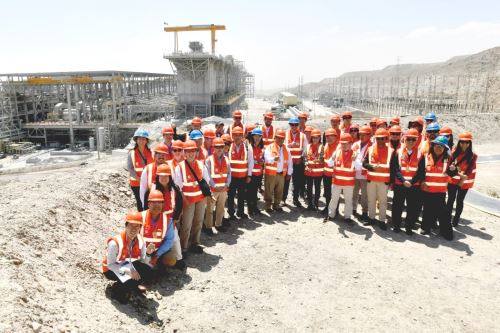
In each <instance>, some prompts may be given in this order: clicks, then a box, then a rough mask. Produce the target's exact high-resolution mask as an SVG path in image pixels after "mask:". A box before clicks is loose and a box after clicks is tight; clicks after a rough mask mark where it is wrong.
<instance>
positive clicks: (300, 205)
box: [293, 199, 304, 208]
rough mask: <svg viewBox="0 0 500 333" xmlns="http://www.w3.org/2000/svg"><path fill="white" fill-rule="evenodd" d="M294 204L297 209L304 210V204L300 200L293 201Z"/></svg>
mask: <svg viewBox="0 0 500 333" xmlns="http://www.w3.org/2000/svg"><path fill="white" fill-rule="evenodd" d="M293 204H294V205H295V207H297V208H304V206H302V204H301V203H300V201H299V199H293Z"/></svg>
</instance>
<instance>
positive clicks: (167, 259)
mask: <svg viewBox="0 0 500 333" xmlns="http://www.w3.org/2000/svg"><path fill="white" fill-rule="evenodd" d="M181 259H182V249H181V240H180V238H179V233H178V232H177V228H174V243H173V244H172V248H171V249H170V251H168V252H167V253H165V254H164V255H163V258H162V260H163V264H164V265H165V266H174V265H175V263H176V262H177V261H178V260H181Z"/></svg>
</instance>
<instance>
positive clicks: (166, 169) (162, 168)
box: [156, 164, 170, 176]
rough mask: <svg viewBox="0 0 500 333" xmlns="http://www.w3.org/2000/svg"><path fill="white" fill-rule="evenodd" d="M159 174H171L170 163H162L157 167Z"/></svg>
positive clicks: (157, 173)
mask: <svg viewBox="0 0 500 333" xmlns="http://www.w3.org/2000/svg"><path fill="white" fill-rule="evenodd" d="M156 175H157V176H170V166H169V165H168V164H160V165H158V168H156Z"/></svg>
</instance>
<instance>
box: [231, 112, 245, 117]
mask: <svg viewBox="0 0 500 333" xmlns="http://www.w3.org/2000/svg"><path fill="white" fill-rule="evenodd" d="M233 117H243V113H241V111H240V110H236V111H234V112H233Z"/></svg>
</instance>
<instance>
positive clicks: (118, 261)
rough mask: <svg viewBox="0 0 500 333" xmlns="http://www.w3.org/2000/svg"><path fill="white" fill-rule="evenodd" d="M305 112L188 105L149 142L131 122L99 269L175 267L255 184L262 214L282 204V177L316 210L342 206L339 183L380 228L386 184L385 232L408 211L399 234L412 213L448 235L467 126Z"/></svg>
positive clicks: (254, 199) (146, 274)
mask: <svg viewBox="0 0 500 333" xmlns="http://www.w3.org/2000/svg"><path fill="white" fill-rule="evenodd" d="M308 118H309V117H308V114H307V113H305V112H303V113H301V114H299V115H298V117H292V118H290V119H289V121H288V124H289V128H288V129H281V128H275V127H274V126H273V114H272V113H270V112H268V113H266V114H265V115H264V121H263V124H262V125H261V126H257V125H255V124H243V122H242V113H241V112H240V111H235V112H234V113H233V123H232V124H230V125H229V126H226V127H225V126H224V124H223V123H219V124H216V126H215V129H212V128H205V129H202V120H201V119H200V118H198V117H195V118H194V119H193V120H192V121H191V126H192V129H191V130H190V132H189V133H187V134H186V135H185V137H184V138H183V137H181V136H180V135H178V134H177V132H176V128H175V127H166V128H163V130H162V135H163V142H161V143H158V144H157V145H156V146H154V148H152V150H151V149H150V148H149V133H148V132H147V131H145V130H142V129H139V130H137V131H136V132H135V134H134V137H133V139H134V142H135V146H134V148H133V149H131V150H130V153H129V155H128V170H129V173H130V186H131V189H132V192H133V193H134V196H135V199H136V204H137V211H135V212H131V213H129V214H127V216H126V219H125V221H126V223H125V230H124V231H123V232H122V233H120V234H119V235H116V236H114V237H111V238H109V239H108V242H107V255H106V256H105V258H104V260H103V272H104V274H105V276H106V277H107V278H108V279H111V280H115V281H117V282H118V283H117V284H116V285H117V286H118V287H117V288H118V290H119V294H120V295H122V296H123V295H127V294H129V293H130V292H133V291H139V292H140V291H143V290H144V287H143V282H144V281H146V280H147V279H149V278H150V276H151V274H152V269H153V268H155V269H157V270H158V271H159V272H161V271H163V269H164V268H165V267H176V268H179V269H184V268H185V263H184V261H183V258H185V257H186V256H187V255H188V254H189V253H202V252H203V247H202V246H201V243H200V235H201V232H202V231H204V232H205V233H207V234H209V235H214V234H217V233H219V232H225V231H226V230H227V226H228V225H229V224H230V223H231V221H234V220H236V219H247V218H248V215H250V216H251V217H255V216H258V215H262V214H263V213H262V211H261V207H260V205H259V194H261V195H262V196H263V201H264V204H263V210H265V212H266V213H267V214H269V215H271V214H274V212H278V213H279V212H282V211H283V208H282V207H283V206H284V205H287V203H286V200H287V197H288V195H289V188H290V183H291V184H292V190H291V191H290V192H291V195H292V203H293V205H294V206H295V207H297V208H298V209H306V210H308V211H311V212H315V211H317V212H321V214H323V221H324V222H328V221H330V220H334V219H335V218H337V217H339V216H340V213H339V201H340V197H341V195H342V196H343V200H344V210H343V220H344V221H345V222H347V223H354V221H353V220H352V218H351V216H352V215H355V216H356V217H357V219H358V221H360V222H361V223H363V225H365V226H368V225H378V226H379V227H380V228H381V229H382V230H386V229H387V217H386V211H387V204H388V192H389V190H392V191H393V198H392V214H391V217H392V225H393V231H394V232H400V231H401V228H402V227H403V225H402V215H403V212H404V211H406V217H405V221H404V228H405V231H406V233H407V234H408V235H412V233H413V229H414V228H415V223H416V222H417V221H418V219H419V217H420V215H421V214H422V222H421V225H420V228H421V234H423V235H429V234H430V233H431V229H433V228H437V227H438V226H439V232H440V234H441V235H442V237H443V238H445V239H446V240H452V239H453V226H457V225H458V223H459V220H460V215H461V213H462V210H463V202H464V198H465V196H466V194H467V191H468V189H470V188H471V187H472V186H473V184H474V178H475V173H476V159H477V156H476V154H474V153H473V151H472V140H473V138H472V134H471V133H470V132H464V133H460V134H459V135H458V142H457V144H456V145H454V144H453V143H454V142H453V133H452V130H451V129H450V128H449V127H447V126H440V125H439V123H438V121H437V117H436V115H435V114H433V113H429V114H428V115H426V116H425V118H421V117H416V118H415V119H412V120H411V121H410V122H409V124H408V128H407V129H406V130H403V129H402V128H401V127H400V118H399V117H393V118H392V119H390V121H389V122H387V121H386V120H384V119H377V118H374V119H372V120H371V121H370V122H369V123H367V124H364V125H361V126H360V125H358V124H355V123H353V122H352V113H351V112H349V111H347V112H344V113H343V114H342V115H337V114H336V115H333V116H332V117H331V119H330V125H331V127H330V128H328V129H327V130H325V131H324V132H321V130H319V129H316V128H312V127H310V126H308V125H307V121H308ZM321 189H323V197H324V198H325V206H324V208H323V209H321V210H320V209H319V207H320V204H319V201H320V198H321ZM301 201H302V202H304V203H305V205H306V207H304V205H303V204H302V202H301ZM455 202H456V209H455V212H454V214H453V207H454V205H455ZM358 206H361V213H358ZM226 207H227V216H225V212H226ZM245 207H247V213H248V215H247V214H246V213H245ZM377 211H378V215H377ZM123 297H125V296H123Z"/></svg>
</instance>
